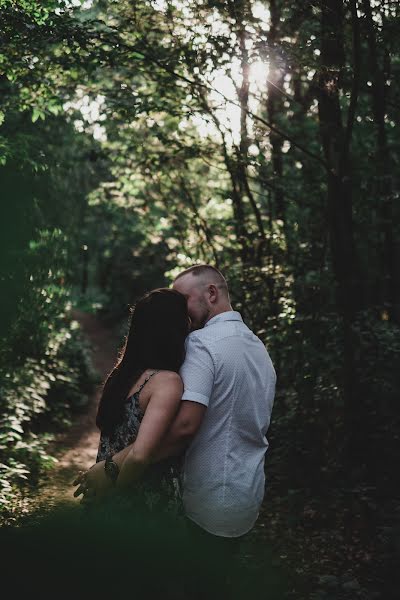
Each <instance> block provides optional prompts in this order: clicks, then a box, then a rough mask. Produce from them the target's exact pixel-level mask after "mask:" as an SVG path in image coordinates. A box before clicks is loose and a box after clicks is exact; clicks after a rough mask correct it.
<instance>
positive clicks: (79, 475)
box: [72, 471, 86, 485]
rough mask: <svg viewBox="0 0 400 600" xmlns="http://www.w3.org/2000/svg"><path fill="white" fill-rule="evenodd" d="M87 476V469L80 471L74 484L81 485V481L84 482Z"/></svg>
mask: <svg viewBox="0 0 400 600" xmlns="http://www.w3.org/2000/svg"><path fill="white" fill-rule="evenodd" d="M85 477H86V471H79V473H78V475H77V476H76V479H75V481H74V482H73V484H72V485H79V484H80V483H83V481H84V479H85Z"/></svg>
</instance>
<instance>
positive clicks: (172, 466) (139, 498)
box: [96, 371, 182, 514]
mask: <svg viewBox="0 0 400 600" xmlns="http://www.w3.org/2000/svg"><path fill="white" fill-rule="evenodd" d="M156 373H158V371H154V372H153V373H151V374H150V375H149V377H147V379H146V380H145V381H144V383H142V385H141V386H140V388H139V389H138V391H137V392H135V393H134V394H132V395H131V396H129V398H128V399H127V401H126V403H125V406H124V410H123V418H122V419H121V421H120V423H118V424H117V425H116V426H115V427H114V429H113V430H112V431H107V433H105V432H102V433H101V435H100V443H99V448H98V453H97V458H96V462H99V461H102V460H105V459H106V458H107V457H108V456H113V455H114V454H116V453H117V452H120V451H121V450H123V449H124V448H126V446H129V445H130V444H132V443H133V442H134V441H135V440H136V437H137V435H138V432H139V428H140V424H141V422H142V419H143V416H144V411H143V410H142V409H141V407H140V404H139V396H140V392H141V391H142V389H143V388H144V386H145V385H146V383H147V382H148V381H149V380H150V379H151V378H152V377H153V376H154V375H156ZM180 469H181V460H180V459H179V458H175V457H174V458H171V459H167V460H163V461H162V462H160V463H156V464H154V465H150V466H149V467H148V469H147V470H146V472H145V474H144V475H143V477H141V479H140V480H138V481H136V482H135V483H134V484H133V485H132V489H130V490H129V492H127V493H126V494H125V495H124V497H123V498H120V499H119V500H120V503H121V501H123V503H124V504H125V505H126V507H127V508H128V509H133V510H134V509H140V510H144V511H146V512H147V511H164V510H167V511H168V512H171V513H175V514H180V513H181V511H182V506H181V491H180V484H179V478H180Z"/></svg>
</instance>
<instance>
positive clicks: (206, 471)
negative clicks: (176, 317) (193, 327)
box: [181, 311, 276, 537]
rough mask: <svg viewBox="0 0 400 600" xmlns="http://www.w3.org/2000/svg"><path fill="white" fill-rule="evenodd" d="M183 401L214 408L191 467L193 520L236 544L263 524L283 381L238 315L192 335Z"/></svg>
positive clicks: (188, 499) (188, 462)
mask: <svg viewBox="0 0 400 600" xmlns="http://www.w3.org/2000/svg"><path fill="white" fill-rule="evenodd" d="M181 374H182V378H183V381H184V385H185V391H184V394H183V399H184V400H192V401H196V402H200V403H202V404H205V405H207V406H208V408H207V411H206V413H205V417H204V419H203V422H202V424H201V426H200V429H199V430H198V432H197V434H196V436H195V438H194V439H193V441H192V443H191V445H190V446H189V448H188V450H187V453H186V458H185V467H184V478H183V489H184V491H183V500H184V505H185V510H186V514H187V515H188V517H189V518H191V519H192V520H193V521H195V522H196V523H197V524H198V525H200V526H201V527H202V528H203V529H205V530H206V531H209V532H210V533H213V534H215V535H220V536H226V537H236V536H240V535H243V534H244V533H246V532H247V531H249V530H250V529H251V528H252V526H253V525H254V522H255V521H256V519H257V516H258V512H259V508H260V504H261V502H262V499H263V495H264V484H265V477H264V457H265V452H266V450H267V448H268V442H267V439H266V437H265V434H266V432H267V429H268V426H269V422H270V417H271V411H272V405H273V400H274V393H275V382H276V375H275V371H274V368H273V366H272V362H271V359H270V357H269V355H268V352H267V351H266V349H265V347H264V345H263V343H262V342H261V341H260V340H259V339H258V338H257V337H256V336H255V335H254V334H253V333H252V332H251V331H250V329H249V328H248V327H247V326H246V325H245V324H244V323H243V321H242V319H241V317H240V314H239V313H237V312H235V311H227V312H223V313H221V314H219V315H217V316H215V317H214V318H212V319H210V321H208V322H207V323H206V325H205V327H204V328H203V329H200V330H197V331H195V332H193V333H192V334H190V336H189V339H188V344H187V359H186V361H185V363H184V365H183V367H182V372H181Z"/></svg>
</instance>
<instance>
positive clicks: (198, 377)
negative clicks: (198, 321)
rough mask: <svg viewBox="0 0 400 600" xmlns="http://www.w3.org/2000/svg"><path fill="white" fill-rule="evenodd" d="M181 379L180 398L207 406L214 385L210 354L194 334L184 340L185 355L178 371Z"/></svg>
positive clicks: (212, 364) (212, 363)
mask: <svg viewBox="0 0 400 600" xmlns="http://www.w3.org/2000/svg"><path fill="white" fill-rule="evenodd" d="M180 374H181V377H182V380H183V386H184V391H183V396H182V400H191V401H192V402H199V404H204V405H205V406H208V403H209V401H210V397H211V393H212V389H213V385H214V362H213V359H212V356H211V354H210V352H209V350H208V349H207V347H206V346H205V345H204V343H203V342H202V341H201V340H199V339H198V337H197V336H196V335H193V334H192V335H189V337H188V338H187V341H186V357H185V362H184V363H183V365H182V367H181V371H180Z"/></svg>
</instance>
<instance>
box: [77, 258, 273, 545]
mask: <svg viewBox="0 0 400 600" xmlns="http://www.w3.org/2000/svg"><path fill="white" fill-rule="evenodd" d="M275 381H276V376H275V371H274V368H273V365H272V362H271V359H270V357H269V355H268V352H267V350H266V349H265V346H264V344H263V343H262V342H261V341H260V340H259V339H258V337H257V336H256V335H255V334H254V333H252V331H251V330H250V329H249V328H248V327H247V326H246V325H245V324H244V322H243V320H242V318H241V316H240V314H239V313H238V312H236V311H234V310H233V309H232V306H231V304H230V298H229V291H228V286H227V283H226V281H225V278H224V277H223V275H222V274H221V273H220V271H219V270H218V269H216V268H214V267H212V266H209V265H196V266H194V267H190V268H189V269H186V270H185V271H183V272H182V273H180V274H179V275H178V277H177V278H176V279H175V281H174V283H173V287H172V289H166V288H165V289H164V288H162V289H158V290H154V291H152V292H150V293H148V294H147V295H146V296H144V297H143V298H142V299H141V300H139V301H138V302H137V304H136V307H135V310H134V312H133V315H132V320H131V325H130V329H129V333H128V336H127V340H126V344H125V348H124V350H123V352H122V354H121V358H120V360H119V361H118V363H117V365H116V366H115V368H114V369H113V371H112V372H111V374H110V375H109V377H108V379H107V381H106V383H105V386H104V389H103V394H102V397H101V400H100V404H99V409H98V414H97V425H98V426H99V428H100V431H101V436H100V444H99V450H98V455H97V462H96V464H95V465H94V466H93V467H92V468H91V469H90V470H89V471H87V472H86V473H82V474H80V475H79V476H78V478H77V480H76V482H75V485H78V486H79V487H78V489H77V490H76V491H75V495H76V496H79V495H81V494H83V502H84V503H90V504H92V503H97V502H101V500H102V498H110V497H113V496H115V497H118V496H121V495H122V496H125V497H126V498H131V499H132V500H133V499H134V502H136V503H138V504H137V505H139V504H140V505H141V506H142V507H143V506H144V507H145V508H146V510H147V511H148V514H151V511H152V510H154V509H155V507H157V506H159V507H161V506H163V507H174V506H175V507H178V506H183V512H184V514H185V519H186V521H187V524H188V527H190V528H192V529H193V532H194V535H198V536H200V537H201V538H202V539H205V540H206V541H207V543H208V544H209V545H210V547H211V546H212V545H213V544H214V545H215V544H217V545H218V544H219V543H221V542H222V543H224V544H228V545H229V544H235V543H236V542H237V541H238V540H240V539H242V537H243V536H244V535H245V534H246V533H248V532H249V531H250V530H251V529H252V528H253V526H254V524H255V522H256V520H257V517H258V513H259V509H260V505H261V502H262V499H263V496H264V486H265V476H264V459H265V453H266V451H267V448H268V442H267V439H266V432H267V429H268V426H269V422H270V417H271V411H272V405H273V400H274V393H275ZM134 502H133V503H132V507H134V506H135V504H134ZM133 510H134V508H133Z"/></svg>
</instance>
